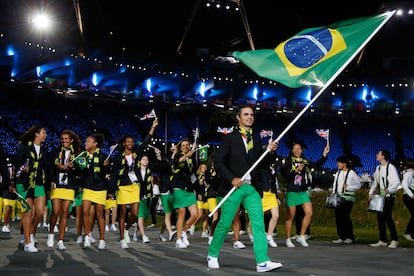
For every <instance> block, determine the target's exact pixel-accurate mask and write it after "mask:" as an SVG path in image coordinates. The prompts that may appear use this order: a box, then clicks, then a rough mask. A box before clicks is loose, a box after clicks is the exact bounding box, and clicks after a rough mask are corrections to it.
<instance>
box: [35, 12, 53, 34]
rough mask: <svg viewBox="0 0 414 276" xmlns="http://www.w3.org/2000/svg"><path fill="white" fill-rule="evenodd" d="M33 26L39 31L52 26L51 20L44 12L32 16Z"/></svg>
mask: <svg viewBox="0 0 414 276" xmlns="http://www.w3.org/2000/svg"><path fill="white" fill-rule="evenodd" d="M32 24H33V26H34V27H35V28H36V29H38V30H41V31H46V30H50V29H51V28H52V20H51V18H50V16H49V15H48V14H46V13H39V14H36V15H34V16H33V17H32Z"/></svg>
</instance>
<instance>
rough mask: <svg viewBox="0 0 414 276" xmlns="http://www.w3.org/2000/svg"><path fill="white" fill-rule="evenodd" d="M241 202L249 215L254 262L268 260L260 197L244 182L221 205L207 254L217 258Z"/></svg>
mask: <svg viewBox="0 0 414 276" xmlns="http://www.w3.org/2000/svg"><path fill="white" fill-rule="evenodd" d="M241 203H243V206H244V208H245V209H246V211H247V214H248V216H249V220H250V225H251V228H252V234H253V239H254V243H253V252H254V255H255V257H256V263H261V262H265V261H268V260H269V256H268V254H267V251H268V245H267V239H266V233H265V226H264V218H263V207H262V199H261V198H260V195H259V193H258V192H257V191H256V189H255V188H254V187H253V186H252V185H249V184H244V185H242V186H241V187H239V188H237V189H236V190H234V192H233V193H232V194H231V195H230V196H229V197H228V198H227V199H226V201H225V202H224V203H223V205H222V206H221V215H220V219H219V222H218V224H217V226H216V229H215V230H214V236H213V240H212V241H211V244H210V246H209V248H208V255H209V256H211V257H216V258H218V256H219V253H220V249H221V247H222V246H223V243H224V240H225V239H226V236H227V233H228V231H229V228H230V226H231V223H232V222H233V219H234V216H235V215H236V212H237V209H238V208H239V207H240V204H241Z"/></svg>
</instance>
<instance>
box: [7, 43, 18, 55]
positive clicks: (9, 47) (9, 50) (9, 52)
mask: <svg viewBox="0 0 414 276" xmlns="http://www.w3.org/2000/svg"><path fill="white" fill-rule="evenodd" d="M15 54H16V52H15V50H14V48H13V46H12V45H9V46H8V47H7V56H9V57H11V56H14V55H15Z"/></svg>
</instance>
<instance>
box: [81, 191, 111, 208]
mask: <svg viewBox="0 0 414 276" xmlns="http://www.w3.org/2000/svg"><path fill="white" fill-rule="evenodd" d="M83 200H89V201H91V202H93V203H96V204H99V205H105V202H106V190H104V191H94V190H90V189H86V188H85V189H83V197H82V201H83Z"/></svg>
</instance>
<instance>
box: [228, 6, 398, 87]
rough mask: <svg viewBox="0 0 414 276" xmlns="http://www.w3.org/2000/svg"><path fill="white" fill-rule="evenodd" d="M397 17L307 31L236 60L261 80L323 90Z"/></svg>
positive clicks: (382, 16)
mask: <svg viewBox="0 0 414 276" xmlns="http://www.w3.org/2000/svg"><path fill="white" fill-rule="evenodd" d="M394 13H395V11H393V12H385V13H383V14H379V15H376V16H371V17H359V18H354V19H347V20H343V21H340V22H337V23H333V24H330V25H329V26H325V27H315V28H309V29H305V30H303V31H301V32H299V33H298V34H296V35H295V36H293V37H291V38H289V39H288V40H286V41H284V42H282V43H280V44H279V45H278V46H277V47H276V48H275V49H262V50H252V51H244V52H239V51H236V52H233V56H234V57H235V58H236V59H238V60H240V61H241V62H243V63H244V64H245V65H246V66H248V67H249V68H250V69H251V70H253V71H254V72H255V73H257V74H258V75H259V76H261V77H264V78H267V79H270V80H273V81H276V82H280V83H282V84H284V85H286V86H288V87H290V88H298V87H303V86H307V85H310V86H319V87H323V86H325V84H326V83H327V82H328V81H329V80H330V78H331V77H332V76H333V75H335V74H336V73H337V72H338V71H342V70H343V69H344V68H342V67H344V66H346V65H347V64H348V63H349V62H350V61H351V60H352V59H353V58H354V57H355V56H356V55H357V54H358V52H359V51H361V50H362V48H363V47H364V46H365V45H366V44H367V43H368V41H369V40H370V39H371V38H372V37H373V36H374V35H375V34H376V32H378V30H379V29H380V28H381V27H382V26H383V25H384V24H385V23H386V22H387V21H388V20H389V19H390V18H391V16H393V15H394ZM341 69H342V70H341Z"/></svg>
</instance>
